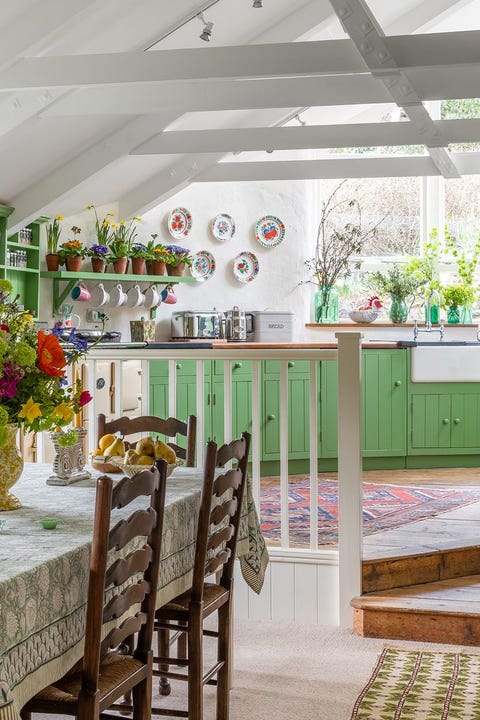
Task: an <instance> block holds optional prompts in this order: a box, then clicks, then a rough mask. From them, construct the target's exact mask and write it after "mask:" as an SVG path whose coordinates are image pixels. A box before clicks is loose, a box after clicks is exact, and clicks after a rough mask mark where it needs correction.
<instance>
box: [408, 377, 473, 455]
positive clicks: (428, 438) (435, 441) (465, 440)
mask: <svg viewBox="0 0 480 720" xmlns="http://www.w3.org/2000/svg"><path fill="white" fill-rule="evenodd" d="M410 388H411V395H410V444H409V454H412V455H418V454H421V455H430V454H437V455H450V454H466V455H468V454H478V453H479V450H480V390H479V387H478V384H476V383H445V384H439V383H432V384H430V385H429V386H428V385H426V384H425V383H421V384H419V383H412V384H411V386H410Z"/></svg>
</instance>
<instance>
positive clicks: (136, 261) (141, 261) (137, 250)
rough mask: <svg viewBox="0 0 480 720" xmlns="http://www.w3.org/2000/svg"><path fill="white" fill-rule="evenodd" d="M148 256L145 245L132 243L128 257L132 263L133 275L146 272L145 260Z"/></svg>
mask: <svg viewBox="0 0 480 720" xmlns="http://www.w3.org/2000/svg"><path fill="white" fill-rule="evenodd" d="M148 256H149V253H148V250H147V246H146V245H143V243H138V242H137V243H133V245H132V246H131V248H130V252H129V257H130V262H131V263H132V273H133V274H134V275H144V274H145V272H146V260H147V258H148Z"/></svg>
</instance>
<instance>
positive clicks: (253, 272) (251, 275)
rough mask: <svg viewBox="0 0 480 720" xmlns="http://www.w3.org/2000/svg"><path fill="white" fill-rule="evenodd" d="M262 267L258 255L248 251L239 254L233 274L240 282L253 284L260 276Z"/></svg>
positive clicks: (234, 264)
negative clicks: (259, 272)
mask: <svg viewBox="0 0 480 720" xmlns="http://www.w3.org/2000/svg"><path fill="white" fill-rule="evenodd" d="M259 270H260V265H259V262H258V259H257V257H256V255H254V254H253V253H252V252H248V250H244V251H243V252H241V253H239V254H238V255H237V257H236V258H235V260H234V261H233V274H234V275H235V277H236V278H237V280H239V281H240V282H243V283H247V282H252V280H255V278H256V277H257V275H258V271H259Z"/></svg>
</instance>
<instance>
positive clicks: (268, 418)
mask: <svg viewBox="0 0 480 720" xmlns="http://www.w3.org/2000/svg"><path fill="white" fill-rule="evenodd" d="M267 420H275V415H267Z"/></svg>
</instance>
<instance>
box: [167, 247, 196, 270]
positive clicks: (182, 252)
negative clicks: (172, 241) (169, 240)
mask: <svg viewBox="0 0 480 720" xmlns="http://www.w3.org/2000/svg"><path fill="white" fill-rule="evenodd" d="M165 249H166V251H167V253H168V255H167V258H166V260H165V262H166V266H167V275H176V276H178V275H183V273H184V272H185V268H186V267H191V265H192V256H191V255H190V250H188V248H184V247H182V246H181V245H167V246H166V248H165Z"/></svg>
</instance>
